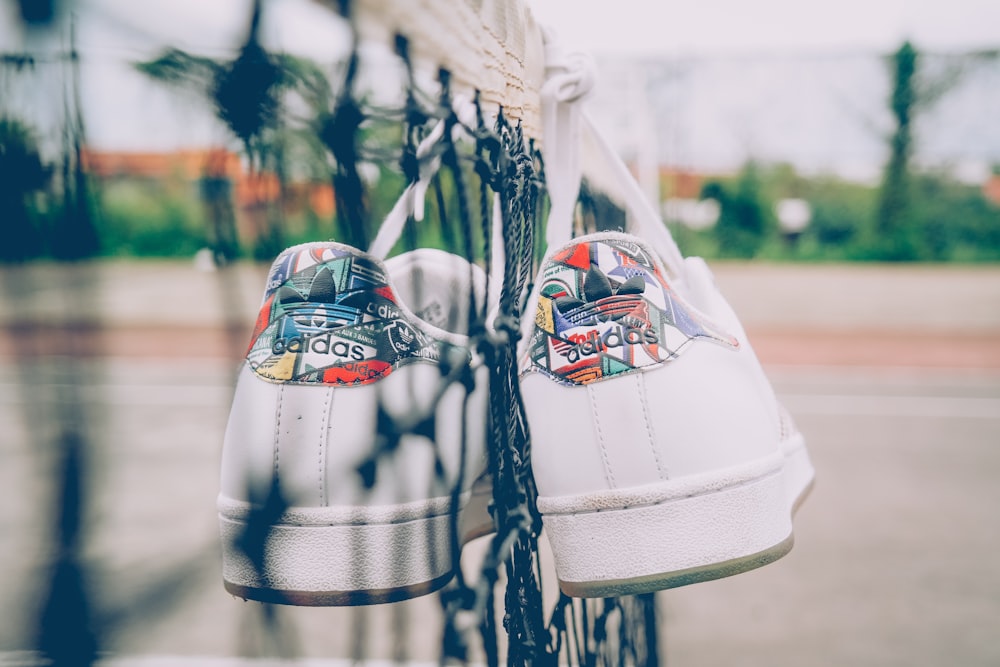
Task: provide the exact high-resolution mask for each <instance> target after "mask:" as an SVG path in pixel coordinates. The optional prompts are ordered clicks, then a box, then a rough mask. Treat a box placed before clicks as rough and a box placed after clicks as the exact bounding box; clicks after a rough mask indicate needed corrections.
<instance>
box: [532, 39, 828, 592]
mask: <svg viewBox="0 0 1000 667" xmlns="http://www.w3.org/2000/svg"><path fill="white" fill-rule="evenodd" d="M557 46H558V45H556V44H553V45H552V49H551V53H549V52H547V57H548V58H549V62H550V67H549V70H548V73H549V74H548V75H549V78H548V80H547V82H546V85H545V87H543V89H542V92H543V117H544V119H545V121H546V126H545V127H546V134H545V139H546V142H545V146H544V148H543V153H544V154H545V159H546V166H547V184H548V187H549V194H550V198H551V200H552V206H551V210H550V217H549V220H548V223H547V230H546V236H547V241H548V245H549V250H548V251H547V253H546V256H545V259H543V261H542V266H541V268H540V272H539V275H538V278H537V280H536V284H535V287H534V290H533V292H532V294H531V298H530V300H529V308H534V313H533V316H534V321H533V322H531V321H528V320H526V322H525V327H524V330H523V334H524V336H523V338H524V340H523V341H522V345H523V347H522V350H521V360H522V362H521V368H522V376H521V394H522V396H523V398H524V404H525V410H526V414H527V419H528V425H529V427H530V434H531V456H532V459H531V461H532V469H533V472H534V478H535V483H536V486H537V489H538V509H539V511H540V512H541V514H542V521H543V525H544V530H545V532H546V533H547V535H548V539H549V542H550V543H551V546H552V552H553V557H554V560H555V567H556V575H557V577H558V579H559V582H560V587H561V588H562V590H563V592H565V593H567V594H568V595H573V596H582V597H607V596H616V595H629V594H636V593H644V592H650V591H655V590H660V589H664V588H671V587H675V586H682V585H685V584H690V583H695V582H699V581H706V580H710V579H716V578H719V577H724V576H728V575H732V574H737V573H739V572H744V571H746V570H750V569H753V568H756V567H759V566H761V565H764V564H766V563H769V562H771V561H773V560H776V559H777V558H780V557H781V556H783V555H784V554H785V553H787V552H788V550H789V549H791V547H792V524H791V515H792V511H793V508H794V507H795V506H796V505H797V504H798V503H799V502H801V500H802V499H803V497H804V496H805V493H806V491H807V490H808V488H809V486H810V484H811V482H812V479H813V468H812V465H811V463H810V461H809V457H808V454H807V453H806V450H805V445H804V440H803V437H802V435H801V434H800V433H799V432H798V430H797V429H796V428H795V426H794V424H793V423H792V421H791V419H790V418H789V417H788V415H787V413H786V412H785V411H784V410H783V409H782V408H781V407H780V406H779V404H778V401H777V400H776V398H775V395H774V392H773V390H772V389H771V386H770V384H769V382H768V381H767V378H766V377H765V375H764V373H763V370H762V369H761V366H760V363H759V362H758V360H757V357H756V356H755V354H754V352H753V350H752V349H751V347H750V345H749V343H748V341H747V339H746V334H745V333H744V331H743V328H742V327H741V326H740V323H739V320H738V319H737V317H736V315H735V314H734V313H733V311H732V309H731V308H730V307H729V305H728V304H727V303H726V301H725V299H724V298H723V297H722V295H721V294H720V293H719V291H718V289H717V288H716V286H715V284H714V280H713V278H712V275H711V273H710V271H709V270H708V267H707V266H706V265H705V262H704V261H702V260H701V259H699V258H688V259H684V258H683V257H682V256H681V254H680V251H679V250H678V249H677V247H676V245H675V244H674V242H673V239H672V238H671V237H670V234H669V232H668V231H667V229H666V227H665V226H664V225H663V223H662V222H661V221H660V220H659V216H658V215H657V214H656V213H655V212H654V211H653V210H652V209H651V208H650V206H649V205H648V204H647V203H646V200H645V196H644V194H643V193H642V192H641V190H640V189H639V187H638V184H637V183H636V182H635V180H634V179H633V178H632V176H631V174H630V173H629V172H628V170H627V168H626V167H625V165H624V164H623V163H622V162H621V160H620V159H619V158H618V156H617V155H616V154H615V152H614V151H613V150H612V149H611V148H610V146H609V145H608V143H607V142H606V141H605V140H604V138H603V137H602V136H601V135H600V133H598V132H597V131H596V129H595V128H594V127H593V124H592V123H591V122H590V120H589V119H588V118H587V117H586V115H585V114H584V113H583V112H582V111H581V110H580V105H579V100H580V99H581V98H582V97H583V96H584V95H585V92H586V89H587V87H588V86H589V85H590V83H591V82H592V75H591V73H590V72H589V71H588V65H587V63H586V62H585V61H584V60H574V59H572V58H566V57H564V56H563V55H562V54H561V53H560V52H559V51H558V48H557ZM587 151H590V155H589V156H587ZM595 151H596V154H595ZM588 168H589V170H590V171H588ZM581 174H587V177H588V178H589V179H591V184H592V185H594V184H597V185H598V186H599V187H598V189H601V190H604V189H606V188H607V192H608V193H609V194H613V195H614V196H613V200H615V201H617V203H619V204H621V205H622V206H623V207H624V208H625V209H626V213H627V222H628V226H627V229H626V232H627V233H623V232H605V233H598V234H592V235H587V236H581V237H578V238H576V239H574V240H570V236H571V229H572V216H573V211H574V209H575V208H576V200H577V192H578V190H579V184H580V178H581ZM526 316H527V317H529V318H530V317H531V316H532V313H529V312H527V311H526Z"/></svg>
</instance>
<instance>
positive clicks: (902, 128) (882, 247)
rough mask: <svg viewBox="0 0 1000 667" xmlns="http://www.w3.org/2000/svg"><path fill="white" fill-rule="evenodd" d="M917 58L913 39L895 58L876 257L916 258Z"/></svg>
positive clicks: (879, 203)
mask: <svg viewBox="0 0 1000 667" xmlns="http://www.w3.org/2000/svg"><path fill="white" fill-rule="evenodd" d="M917 61H918V56H917V51H916V49H915V48H913V45H912V44H910V42H903V45H902V46H901V47H900V48H899V50H898V51H896V53H895V54H894V55H893V59H892V63H893V88H892V96H891V98H890V100H889V108H890V111H891V112H892V116H893V120H894V122H895V129H894V131H893V133H892V136H891V138H890V140H889V146H890V155H889V162H888V164H887V165H886V168H885V174H884V175H883V178H882V187H881V190H880V193H879V202H878V209H877V212H876V218H875V237H876V238H875V239H874V243H873V248H874V250H875V257H876V258H877V259H887V260H893V261H899V260H912V259H916V258H917V239H916V238H915V236H916V234H915V230H914V228H913V219H912V215H911V213H912V210H911V204H910V202H911V195H912V193H911V177H910V162H911V159H912V156H913V126H912V123H913V116H914V108H915V106H916V103H917V89H916V86H915V81H914V78H915V75H916V73H917V64H918V63H917Z"/></svg>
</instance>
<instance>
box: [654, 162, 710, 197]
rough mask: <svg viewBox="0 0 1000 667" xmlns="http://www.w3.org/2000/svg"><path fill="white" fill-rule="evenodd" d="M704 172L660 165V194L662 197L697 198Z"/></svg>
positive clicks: (699, 194)
mask: <svg viewBox="0 0 1000 667" xmlns="http://www.w3.org/2000/svg"><path fill="white" fill-rule="evenodd" d="M705 178H706V177H705V175H704V174H697V173H695V172H693V171H688V170H685V169H677V168H675V167H660V194H661V196H662V197H663V198H664V199H671V198H677V199H698V198H699V197H700V196H701V186H702V184H703V183H704V181H705Z"/></svg>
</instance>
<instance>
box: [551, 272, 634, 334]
mask: <svg viewBox="0 0 1000 667" xmlns="http://www.w3.org/2000/svg"><path fill="white" fill-rule="evenodd" d="M645 291H646V281H645V280H644V279H643V277H642V276H638V275H637V276H632V277H631V278H629V279H628V280H626V281H625V282H623V283H618V284H612V282H611V280H610V279H609V278H608V277H607V276H606V275H605V274H604V272H603V271H601V269H600V268H598V267H597V266H595V265H591V267H590V269H589V270H588V271H587V274H586V275H585V276H584V278H583V295H584V297H585V298H586V301H583V300H581V299H578V298H576V297H574V296H561V297H558V298H556V299H555V306H556V308H558V309H559V312H560V313H562V315H563V316H564V317H566V318H567V319H568V320H571V321H573V322H575V323H577V324H585V323H588V321H589V322H590V323H596V322H615V321H618V320H621V319H622V318H623V317H625V316H626V315H628V314H629V313H630V312H631V311H632V310H633V308H634V306H635V302H636V300H637V298H638V297H639V296H640V295H641V294H643V293H644V292H645Z"/></svg>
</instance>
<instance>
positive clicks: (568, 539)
mask: <svg viewBox="0 0 1000 667" xmlns="http://www.w3.org/2000/svg"><path fill="white" fill-rule="evenodd" d="M802 452H803V456H804V448H803V449H802ZM810 480H811V466H810V465H809V463H808V458H807V457H806V458H804V459H803V458H801V457H800V456H799V455H798V449H797V448H791V449H790V450H789V455H788V456H786V455H783V454H775V455H774V456H771V457H768V458H767V459H764V460H761V461H757V462H754V463H751V464H746V465H742V466H737V467H733V468H729V469H726V470H721V471H713V472H711V473H706V474H702V475H693V476H690V477H685V478H683V479H678V480H671V481H668V482H663V483H657V484H650V485H646V486H642V487H636V488H631V489H616V490H609V491H601V492H598V493H592V494H582V495H578V496H564V497H556V498H554V497H548V498H544V497H540V498H539V499H538V508H539V510H540V511H541V513H542V519H543V523H544V526H545V531H546V533H547V534H548V539H549V542H550V543H551V545H552V552H553V556H554V559H555V565H556V574H557V577H558V579H559V585H560V588H561V589H562V591H563V592H564V593H566V594H567V595H571V596H574V597H608V596H617V595H634V594H639V593H647V592H652V591H656V590H661V589H666V588H675V587H678V586H685V585H688V584H692V583H697V582H702V581H709V580H712V579H719V578H722V577H728V576H731V575H734V574H739V573H742V572H746V571H748V570H752V569H755V568H758V567H761V566H763V565H766V564H768V563H771V562H773V561H775V560H777V559H779V558H781V557H782V556H784V555H785V554H787V553H788V552H789V551H790V550H791V548H792V545H793V536H792V523H791V515H792V508H793V507H794V506H795V505H796V504H797V503H798V502H801V499H802V498H803V497H804V495H805V493H807V491H808V488H809V483H810Z"/></svg>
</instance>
